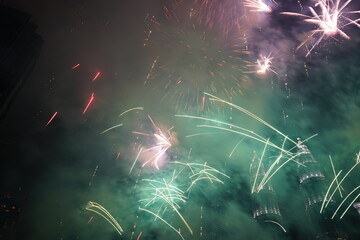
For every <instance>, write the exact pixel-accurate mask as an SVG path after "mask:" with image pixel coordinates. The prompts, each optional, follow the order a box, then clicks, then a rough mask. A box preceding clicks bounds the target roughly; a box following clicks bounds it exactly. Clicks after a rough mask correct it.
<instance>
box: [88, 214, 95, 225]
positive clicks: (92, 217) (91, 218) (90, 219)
mask: <svg viewBox="0 0 360 240" xmlns="http://www.w3.org/2000/svg"><path fill="white" fill-rule="evenodd" d="M93 219H94V216H91V217H90V218H89V221H88V222H87V223H88V224H89V223H90V222H91V221H92V220H93Z"/></svg>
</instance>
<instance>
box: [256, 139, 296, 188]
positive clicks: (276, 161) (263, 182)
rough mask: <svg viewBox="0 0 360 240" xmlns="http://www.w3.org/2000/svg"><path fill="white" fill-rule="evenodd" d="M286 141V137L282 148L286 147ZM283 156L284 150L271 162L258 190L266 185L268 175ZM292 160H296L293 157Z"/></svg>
mask: <svg viewBox="0 0 360 240" xmlns="http://www.w3.org/2000/svg"><path fill="white" fill-rule="evenodd" d="M285 142H286V139H285V140H284V141H283V144H282V147H281V148H284V146H285ZM281 158H283V152H282V151H280V154H279V156H278V157H277V158H276V160H275V161H274V162H273V163H272V164H271V166H270V167H269V169H268V170H267V171H266V173H265V175H264V177H263V179H262V180H261V181H260V184H259V186H258V190H257V191H258V192H259V191H260V190H261V189H262V188H263V187H264V186H265V181H267V179H268V176H269V174H270V173H271V171H272V170H273V168H274V167H275V166H276V165H277V164H279V162H280V159H281ZM292 161H295V160H294V159H293V160H292ZM295 162H297V161H295Z"/></svg>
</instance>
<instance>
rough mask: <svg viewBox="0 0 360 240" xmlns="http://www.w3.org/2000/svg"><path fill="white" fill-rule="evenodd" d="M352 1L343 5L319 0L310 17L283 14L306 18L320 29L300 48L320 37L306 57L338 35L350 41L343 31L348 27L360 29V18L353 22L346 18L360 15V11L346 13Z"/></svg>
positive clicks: (311, 9) (331, 0) (337, 0)
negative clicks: (348, 15) (322, 43)
mask: <svg viewBox="0 0 360 240" xmlns="http://www.w3.org/2000/svg"><path fill="white" fill-rule="evenodd" d="M351 1H352V0H347V1H346V2H345V3H343V4H341V0H317V1H316V4H315V8H313V7H309V10H310V12H311V14H312V15H310V16H309V15H304V14H300V13H293V12H283V14H287V15H292V16H298V17H302V18H305V19H304V21H305V22H308V23H311V24H314V25H316V26H317V27H318V28H317V29H315V30H313V31H311V32H310V34H309V37H308V38H307V39H306V40H305V41H303V42H302V43H301V44H300V45H299V46H298V48H300V47H302V46H303V45H304V44H306V43H307V42H308V41H310V40H311V39H312V37H314V36H315V35H320V37H318V38H317V40H316V41H315V43H314V44H313V45H312V47H311V48H310V50H309V51H308V53H307V55H306V56H308V55H309V54H310V52H311V51H312V50H313V49H314V48H315V47H316V46H317V45H319V43H320V42H321V41H322V40H323V39H324V38H327V37H335V36H336V35H337V34H339V35H340V36H342V37H343V38H346V39H350V37H349V36H348V35H347V34H346V33H345V32H344V31H343V30H342V28H344V27H346V26H348V25H355V26H357V27H360V24H359V23H358V22H359V21H360V18H359V19H356V20H352V19H351V18H349V17H347V16H346V15H347V14H351V13H360V11H348V12H346V11H345V8H346V6H347V5H348V4H349V3H350V2H351ZM317 9H319V11H316V10H317Z"/></svg>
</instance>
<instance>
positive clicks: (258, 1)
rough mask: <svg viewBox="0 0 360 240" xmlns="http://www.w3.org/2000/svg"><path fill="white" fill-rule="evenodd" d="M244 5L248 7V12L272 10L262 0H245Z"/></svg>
mask: <svg viewBox="0 0 360 240" xmlns="http://www.w3.org/2000/svg"><path fill="white" fill-rule="evenodd" d="M244 6H245V7H247V8H250V12H268V13H269V12H272V9H271V7H270V6H269V5H267V4H266V3H265V2H264V1H262V0H245V1H244Z"/></svg>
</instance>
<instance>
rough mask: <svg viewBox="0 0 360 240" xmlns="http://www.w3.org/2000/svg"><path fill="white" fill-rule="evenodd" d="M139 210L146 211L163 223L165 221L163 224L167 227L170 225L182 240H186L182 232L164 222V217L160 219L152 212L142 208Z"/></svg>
mask: <svg viewBox="0 0 360 240" xmlns="http://www.w3.org/2000/svg"><path fill="white" fill-rule="evenodd" d="M139 210H140V211H145V212H148V213H150V214H152V215H154V216H155V218H158V219H160V220H161V221H163V223H165V224H166V225H168V226H169V227H170V228H171V229H172V230H174V231H175V232H176V233H177V234H179V236H180V237H181V239H182V240H185V238H184V237H183V236H182V235H181V232H180V230H176V228H174V227H173V226H172V225H171V224H170V223H168V222H167V221H165V220H164V219H163V218H162V217H160V216H159V215H158V214H156V213H153V212H152V211H150V210H147V209H145V208H141V207H139Z"/></svg>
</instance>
